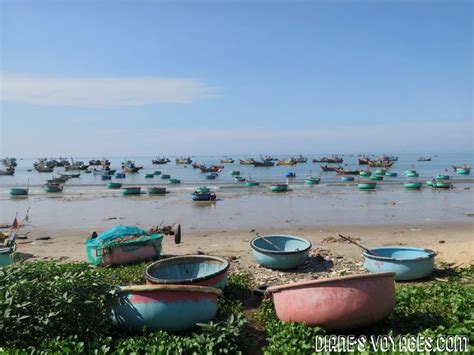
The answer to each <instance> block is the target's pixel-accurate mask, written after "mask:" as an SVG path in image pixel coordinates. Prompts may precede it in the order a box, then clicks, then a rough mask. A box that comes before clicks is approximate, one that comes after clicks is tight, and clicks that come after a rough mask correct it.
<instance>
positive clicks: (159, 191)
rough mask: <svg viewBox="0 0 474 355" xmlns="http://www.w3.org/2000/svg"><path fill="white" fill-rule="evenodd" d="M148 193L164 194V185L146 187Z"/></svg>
mask: <svg viewBox="0 0 474 355" xmlns="http://www.w3.org/2000/svg"><path fill="white" fill-rule="evenodd" d="M148 194H150V195H164V194H166V187H162V186H153V187H149V188H148Z"/></svg>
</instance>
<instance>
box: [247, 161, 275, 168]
mask: <svg viewBox="0 0 474 355" xmlns="http://www.w3.org/2000/svg"><path fill="white" fill-rule="evenodd" d="M274 165H275V163H274V162H272V161H271V160H262V161H258V160H255V161H254V162H253V166H254V167H267V166H274ZM280 165H281V164H280Z"/></svg>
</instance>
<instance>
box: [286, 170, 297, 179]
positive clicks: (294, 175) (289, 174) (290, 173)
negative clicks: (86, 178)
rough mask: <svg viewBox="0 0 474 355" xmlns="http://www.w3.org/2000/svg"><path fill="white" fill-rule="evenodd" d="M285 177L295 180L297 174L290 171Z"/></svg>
mask: <svg viewBox="0 0 474 355" xmlns="http://www.w3.org/2000/svg"><path fill="white" fill-rule="evenodd" d="M285 177H287V178H295V177H296V173H295V172H293V171H288V172H287V173H285Z"/></svg>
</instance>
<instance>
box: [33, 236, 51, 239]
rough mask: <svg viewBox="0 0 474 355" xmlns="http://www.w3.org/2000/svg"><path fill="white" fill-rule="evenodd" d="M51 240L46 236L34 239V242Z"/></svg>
mask: <svg viewBox="0 0 474 355" xmlns="http://www.w3.org/2000/svg"><path fill="white" fill-rule="evenodd" d="M50 239H51V236H49V235H48V236H46V237H38V238H35V240H50Z"/></svg>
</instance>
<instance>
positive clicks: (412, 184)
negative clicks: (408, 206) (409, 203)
mask: <svg viewBox="0 0 474 355" xmlns="http://www.w3.org/2000/svg"><path fill="white" fill-rule="evenodd" d="M422 185H423V183H422V182H419V181H406V182H404V183H403V186H405V188H406V189H409V190H419V189H421V186H422Z"/></svg>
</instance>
